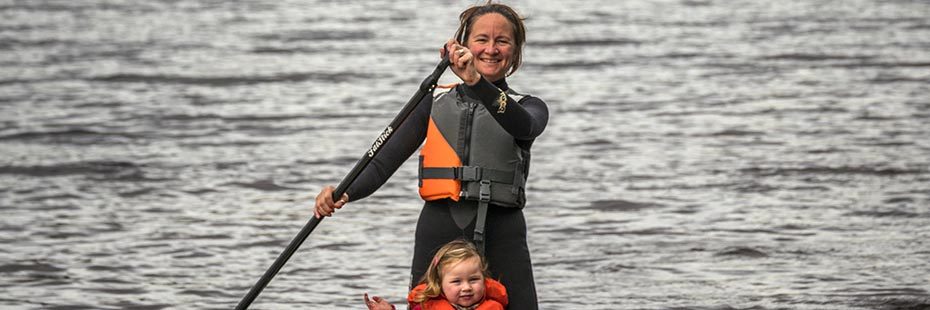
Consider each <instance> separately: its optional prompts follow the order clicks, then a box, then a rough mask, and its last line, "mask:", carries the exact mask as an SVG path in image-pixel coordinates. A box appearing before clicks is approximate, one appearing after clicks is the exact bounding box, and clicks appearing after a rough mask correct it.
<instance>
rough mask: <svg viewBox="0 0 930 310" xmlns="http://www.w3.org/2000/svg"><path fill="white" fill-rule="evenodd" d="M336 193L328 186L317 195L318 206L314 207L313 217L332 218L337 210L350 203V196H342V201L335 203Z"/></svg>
mask: <svg viewBox="0 0 930 310" xmlns="http://www.w3.org/2000/svg"><path fill="white" fill-rule="evenodd" d="M334 191H336V189H335V188H333V187H332V186H326V187H324V188H323V189H321V190H320V193H319V194H317V195H316V204H315V205H314V207H313V215H314V216H316V218H322V217H324V216H332V215H333V212H336V209H339V208H342V206H344V205H346V204H347V203H349V194H345V193H344V194H342V199H339V200H338V201H333V192H334Z"/></svg>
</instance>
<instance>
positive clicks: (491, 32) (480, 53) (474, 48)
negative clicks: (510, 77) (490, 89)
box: [467, 13, 514, 82]
mask: <svg viewBox="0 0 930 310" xmlns="http://www.w3.org/2000/svg"><path fill="white" fill-rule="evenodd" d="M467 42H468V44H467V47H468V49H469V50H471V53H472V54H473V55H475V68H476V69H478V73H480V74H481V76H484V78H485V79H487V80H488V81H491V82H495V81H497V80H500V79H502V78H504V77H505V76H506V75H507V70H510V66H511V64H512V62H513V48H514V46H513V44H514V43H513V25H511V24H510V22H509V21H507V18H506V17H504V16H503V15H500V14H498V13H488V14H484V15H481V16H479V17H478V19H477V20H475V22H474V23H472V25H471V31H470V33H469V35H468V41H467Z"/></svg>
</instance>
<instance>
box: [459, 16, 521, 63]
mask: <svg viewBox="0 0 930 310" xmlns="http://www.w3.org/2000/svg"><path fill="white" fill-rule="evenodd" d="M488 13H497V14H500V15H501V16H504V18H506V19H507V21H509V22H510V25H512V26H513V41H514V42H513V47H514V48H513V65H511V66H510V72H507V76H510V75H511V74H513V73H514V72H517V68H520V64H521V63H523V43H525V42H526V26H524V25H523V20H524V18H523V17H521V16H520V14H517V11H515V10H514V9H513V8H511V7H509V6H507V5H506V4H500V3H491V0H488V2H487V3H485V4H483V5H476V6H473V7H470V8H468V9H465V11H462V14H460V15H459V29H458V31H456V32H455V39H456V40H458V42H459V44H462V45H466V46H467V45H468V42H466V41H467V40H468V35H469V34H470V33H471V26H472V24H474V23H475V21H476V20H478V17H481V16H482V15H485V14H488Z"/></svg>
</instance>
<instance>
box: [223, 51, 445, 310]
mask: <svg viewBox="0 0 930 310" xmlns="http://www.w3.org/2000/svg"><path fill="white" fill-rule="evenodd" d="M448 66H449V58H448V57H443V59H442V61H440V62H439V65H438V66H436V69H435V70H433V73H432V74H430V75H429V76H428V77H426V79H424V80H423V82H422V83H420V89H419V90H417V92H416V93H415V94H413V97H411V98H410V101H407V104H406V105H405V106H404V108H403V109H401V110H400V113H399V114H397V116H395V117H394V120H393V121H391V124H390V125H388V126H387V128H385V129H384V131H383V132H381V134H380V135H378V138H377V139H376V140H375V142H374V143H372V144H371V148H370V149H369V150H368V151H367V152H366V153H365V155H363V156H362V158H361V159H359V161H358V163H356V164H355V167H354V168H352V171H350V172H349V174H348V175H346V176H345V178H343V179H342V182H339V186H337V187H336V191H335V192H333V200H334V201H335V200H338V199H339V198H341V197H342V194H344V193H345V192H346V189H348V188H349V185H352V183H353V182H355V179H356V178H358V175H359V174H361V173H362V170H364V169H365V167H366V166H368V163H370V162H371V160H372V159H373V158H374V157H375V155H377V154H378V152H379V151H380V150H381V146H382V145H384V144H385V143H387V142H388V140H390V139H391V137H392V136H393V133H394V131H395V130H396V129H397V128H398V127H400V124H402V123H403V122H404V120H406V119H407V117H408V116H410V113H412V112H413V110H414V109H416V107H417V105H419V104H420V101H422V100H423V97H424V96H426V95H428V94H430V93H432V92H433V89H434V88H435V87H436V83H437V82H438V81H439V77H440V76H441V75H442V73H443V72H445V71H446V67H448ZM322 220H323V217H321V218H317V217H316V216H312V217H310V221H309V222H307V224H306V225H304V228H302V229H301V230H300V232H299V233H297V236H295V237H294V239H293V240H291V243H290V244H288V245H287V248H285V249H284V252H281V254H280V255H278V258H277V259H275V261H274V263H273V264H271V267H268V270H266V271H265V274H264V275H262V277H261V279H258V282H256V283H255V285H253V286H252V289H251V290H249V293H248V294H246V295H245V297H242V300H240V301H239V305H237V306H236V309H240V310H242V309H248V308H249V305H251V304H252V301H254V300H255V298H256V297H258V294H261V292H262V290H264V289H265V286H268V282H271V278H274V276H275V275H276V274H278V271H280V270H281V267H284V264H285V263H287V260H288V259H290V258H291V255H294V252H296V251H297V248H299V247H300V244H301V243H303V242H304V240H306V239H307V236H309V235H310V233H312V232H313V230H314V229H316V226H317V225H319V224H320V221H322Z"/></svg>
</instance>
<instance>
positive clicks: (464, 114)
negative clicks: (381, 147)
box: [419, 86, 530, 208]
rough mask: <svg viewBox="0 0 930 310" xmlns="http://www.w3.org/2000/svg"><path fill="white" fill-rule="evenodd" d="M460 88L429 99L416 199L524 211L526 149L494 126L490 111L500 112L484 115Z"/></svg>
mask: <svg viewBox="0 0 930 310" xmlns="http://www.w3.org/2000/svg"><path fill="white" fill-rule="evenodd" d="M459 87H463V86H459ZM459 87H456V88H455V89H452V90H450V91H448V92H443V93H439V94H438V95H437V96H435V98H434V100H433V107H432V110H431V111H430V118H429V125H428V128H427V132H426V142H425V143H424V145H423V148H422V149H421V150H420V158H419V159H420V164H419V167H420V169H419V181H420V182H419V187H420V189H419V192H420V197H422V198H423V199H424V200H426V201H433V200H439V199H444V198H450V199H452V200H455V201H460V200H461V199H466V200H478V201H481V202H484V203H488V202H490V203H493V204H497V205H501V206H507V207H517V208H523V206H524V205H525V203H526V196H525V193H524V186H525V185H526V176H527V172H528V166H529V159H530V154H529V151H528V150H524V149H523V148H521V147H520V146H518V145H517V143H516V139H514V137H513V136H511V135H510V134H509V133H507V131H506V130H504V128H503V127H501V125H500V124H498V123H497V121H496V120H495V119H494V117H493V116H492V114H491V113H498V111H488V109H486V108H485V107H484V105H483V104H481V102H479V101H478V100H477V99H473V98H469V97H467V96H465V95H464V94H463V93H462V91H463V90H460V89H459ZM506 93H507V94H508V95H509V96H510V97H511V98H513V99H514V101H517V102H519V101H520V100H522V99H523V98H525V96H523V95H520V94H518V93H516V92H514V91H512V90H507V91H506Z"/></svg>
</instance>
